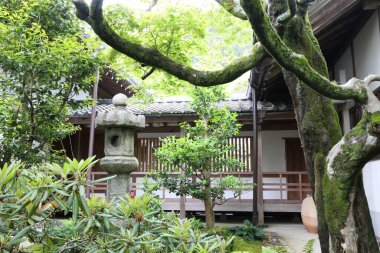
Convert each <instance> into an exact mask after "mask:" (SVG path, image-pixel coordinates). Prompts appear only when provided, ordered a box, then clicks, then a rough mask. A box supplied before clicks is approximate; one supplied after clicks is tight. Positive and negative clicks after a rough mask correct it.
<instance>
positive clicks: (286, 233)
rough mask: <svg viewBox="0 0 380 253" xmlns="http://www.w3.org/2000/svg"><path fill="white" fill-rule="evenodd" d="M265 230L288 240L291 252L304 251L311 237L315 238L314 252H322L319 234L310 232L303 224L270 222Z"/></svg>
mask: <svg viewBox="0 0 380 253" xmlns="http://www.w3.org/2000/svg"><path fill="white" fill-rule="evenodd" d="M267 225H268V227H267V228H265V231H268V232H271V233H274V234H277V235H278V236H279V237H280V238H281V239H283V241H284V242H286V244H287V246H288V248H289V250H290V252H291V253H302V249H303V248H304V246H305V244H306V243H307V242H308V241H309V240H310V239H315V242H314V245H313V246H314V252H313V253H320V252H321V249H320V246H319V240H318V235H316V234H311V233H308V232H307V231H306V229H305V227H304V226H303V225H302V224H297V223H296V224H295V223H269V224H267Z"/></svg>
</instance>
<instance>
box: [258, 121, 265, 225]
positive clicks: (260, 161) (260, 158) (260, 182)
mask: <svg viewBox="0 0 380 253" xmlns="http://www.w3.org/2000/svg"><path fill="white" fill-rule="evenodd" d="M257 130H258V135H257V153H258V155H257V164H258V166H257V212H258V222H257V224H258V225H264V198H263V166H262V165H263V146H262V145H263V143H262V138H261V126H260V125H258V127H257Z"/></svg>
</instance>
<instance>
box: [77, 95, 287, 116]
mask: <svg viewBox="0 0 380 253" xmlns="http://www.w3.org/2000/svg"><path fill="white" fill-rule="evenodd" d="M219 106H220V107H224V106H228V107H229V109H230V110H231V111H233V112H237V113H248V112H252V100H250V99H249V98H245V99H230V100H225V101H222V102H219ZM113 108H114V105H113V104H112V101H111V100H110V99H107V100H100V101H98V104H97V105H96V111H97V112H107V111H110V110H112V109H113ZM127 108H128V109H129V110H130V111H132V112H133V113H135V114H142V115H149V116H154V115H163V114H173V115H176V114H192V113H194V111H193V110H192V109H191V108H190V105H189V100H182V101H156V102H154V103H152V104H149V105H146V106H144V105H136V104H134V105H127ZM257 108H258V110H266V111H273V112H280V111H290V110H292V106H291V105H286V104H284V103H276V104H274V103H271V102H260V101H259V102H258V103H257ZM90 115H91V107H90V108H84V109H81V110H76V111H72V112H71V117H86V116H90Z"/></svg>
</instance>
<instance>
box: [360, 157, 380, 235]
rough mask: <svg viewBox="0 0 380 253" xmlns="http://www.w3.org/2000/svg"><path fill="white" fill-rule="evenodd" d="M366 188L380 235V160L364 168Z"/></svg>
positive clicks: (370, 208) (376, 228) (370, 207)
mask: <svg viewBox="0 0 380 253" xmlns="http://www.w3.org/2000/svg"><path fill="white" fill-rule="evenodd" d="M363 180H364V189H365V193H366V196H367V200H368V206H369V210H370V212H371V217H372V223H373V228H374V229H375V234H376V236H377V237H380V198H379V194H380V185H379V182H380V160H375V161H371V162H369V163H367V164H366V165H365V166H364V170H363Z"/></svg>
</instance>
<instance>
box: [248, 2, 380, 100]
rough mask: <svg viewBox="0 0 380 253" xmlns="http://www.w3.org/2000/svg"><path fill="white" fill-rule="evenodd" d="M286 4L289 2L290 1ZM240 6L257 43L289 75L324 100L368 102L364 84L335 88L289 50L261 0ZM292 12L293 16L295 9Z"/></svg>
mask: <svg viewBox="0 0 380 253" xmlns="http://www.w3.org/2000/svg"><path fill="white" fill-rule="evenodd" d="M289 2H290V3H292V1H289ZM241 5H242V7H243V9H244V11H245V12H246V13H247V15H248V19H249V21H250V23H251V25H252V28H253V30H254V32H255V35H256V36H257V38H258V40H259V41H260V42H261V43H262V45H263V46H264V47H265V49H266V50H267V52H268V53H269V54H270V55H272V57H273V58H274V59H275V60H276V62H277V63H278V64H279V65H281V67H283V68H284V69H286V70H288V71H290V72H292V73H293V74H294V75H295V76H296V77H297V78H298V79H300V80H301V81H302V82H304V83H305V84H307V85H308V86H309V87H311V88H312V89H314V90H316V91H317V92H319V93H320V94H322V95H324V96H326V97H329V98H332V99H338V100H345V99H354V100H355V101H357V102H359V103H361V104H366V103H367V102H368V92H367V89H368V87H367V86H366V85H364V84H366V83H367V82H366V81H363V80H359V79H356V78H355V79H351V80H350V81H349V82H347V83H346V84H344V85H337V84H336V83H334V82H331V81H330V80H329V79H327V78H326V77H324V76H322V75H321V74H319V73H318V72H317V71H316V70H315V69H313V68H312V67H311V66H310V64H309V62H308V60H307V59H306V57H305V56H304V55H301V54H297V53H295V52H294V51H293V50H291V49H290V48H289V47H288V46H287V45H286V44H285V43H284V41H283V40H282V39H281V37H280V36H279V34H278V33H277V31H276V30H275V28H274V27H273V26H272V24H271V21H270V18H269V16H268V14H267V13H266V10H265V6H264V4H263V2H262V1H261V0H242V1H241ZM289 7H291V6H289ZM292 8H293V7H292ZM292 8H290V10H291V9H292ZM291 12H293V13H294V10H293V11H291ZM287 16H288V17H287V18H286V19H287V21H289V20H288V19H289V18H290V19H291V18H292V15H287ZM371 80H372V79H371ZM373 80H374V79H373Z"/></svg>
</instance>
